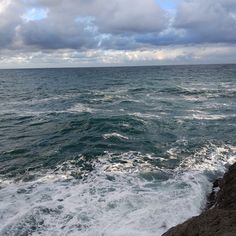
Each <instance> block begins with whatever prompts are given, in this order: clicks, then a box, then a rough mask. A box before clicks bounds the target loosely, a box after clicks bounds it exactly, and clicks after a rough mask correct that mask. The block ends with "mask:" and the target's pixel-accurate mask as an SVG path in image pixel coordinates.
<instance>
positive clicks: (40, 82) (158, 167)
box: [0, 65, 236, 236]
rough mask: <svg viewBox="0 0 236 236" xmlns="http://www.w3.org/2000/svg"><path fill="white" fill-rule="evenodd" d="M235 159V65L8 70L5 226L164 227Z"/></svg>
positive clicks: (4, 76) (150, 231)
mask: <svg viewBox="0 0 236 236" xmlns="http://www.w3.org/2000/svg"><path fill="white" fill-rule="evenodd" d="M234 161H236V66H235V65H215V66H213V65H211V66H163V67H130V68H87V69H86V68H84V69H34V70H0V177H1V179H0V186H1V187H0V235H3V236H5V235H10V236H14V235H15V236H21V235H22V236H23V235H61V236H62V235H72V236H73V235H81V236H85V235H86V236H102V235H103V236H133V235H135V236H139V235H141V236H152V235H155V236H158V235H161V234H162V233H163V232H165V231H166V230H167V229H168V228H170V227H172V226H173V225H175V224H178V223H180V222H182V221H184V220H185V219H187V218H189V217H191V216H193V215H197V214H199V213H200V212H201V210H202V209H203V208H204V206H205V203H206V194H207V193H208V192H209V191H210V189H211V180H212V179H214V178H215V176H216V175H219V174H222V173H223V172H224V171H225V168H226V167H227V166H228V165H229V164H230V163H233V162H234Z"/></svg>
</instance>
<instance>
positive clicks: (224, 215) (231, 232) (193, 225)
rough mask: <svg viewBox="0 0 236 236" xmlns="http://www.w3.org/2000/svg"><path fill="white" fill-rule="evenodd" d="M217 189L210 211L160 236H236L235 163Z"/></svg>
mask: <svg viewBox="0 0 236 236" xmlns="http://www.w3.org/2000/svg"><path fill="white" fill-rule="evenodd" d="M219 187H220V190H219V192H218V193H217V195H216V198H215V200H214V205H213V206H212V207H211V208H210V209H208V210H206V211H205V212H203V213H202V214H201V215H199V216H196V217H193V218H191V219H189V220H187V221H186V222H184V223H183V224H180V225H177V226H175V227H173V228H171V229H170V230H169V231H167V232H166V233H165V234H163V235H162V236H236V163H235V164H234V165H232V166H231V167H230V168H229V171H228V172H227V173H226V174H225V175H224V177H223V179H222V180H220V181H219ZM213 195H214V194H211V201H212V198H214V197H212V196H213Z"/></svg>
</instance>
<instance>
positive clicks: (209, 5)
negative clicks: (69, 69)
mask: <svg viewBox="0 0 236 236" xmlns="http://www.w3.org/2000/svg"><path fill="white" fill-rule="evenodd" d="M159 3H161V4H159ZM0 17H1V20H0V54H1V55H2V57H1V60H2V61H4V63H6V62H7V61H8V63H13V61H12V60H14V58H13V57H11V56H10V55H15V57H16V58H18V59H19V61H24V60H25V62H26V63H28V62H29V60H31V61H34V63H37V64H39V60H41V61H44V59H43V57H44V58H45V61H47V63H50V62H49V60H48V59H49V58H50V60H51V61H53V62H55V61H57V60H56V59H53V58H54V57H55V56H61V55H62V54H63V53H64V52H65V51H66V55H67V57H64V56H63V58H66V59H63V60H59V61H60V63H64V62H66V61H67V63H68V64H69V65H70V63H73V65H74V64H75V63H77V62H78V60H82V61H83V63H85V61H87V59H88V58H89V64H90V63H95V64H96V63H99V60H95V59H94V60H92V58H91V57H87V55H93V56H94V57H95V58H97V56H98V55H99V58H100V61H101V62H102V63H108V62H107V61H108V59H109V58H112V60H113V61H116V63H119V64H121V63H122V62H121V61H120V60H117V59H116V57H115V56H119V57H120V58H123V62H125V63H131V61H132V63H134V62H135V63H136V62H137V63H138V61H139V62H142V63H144V64H145V63H151V62H158V63H159V62H166V63H169V62H170V61H171V62H174V61H175V62H176V63H179V62H180V61H181V60H182V61H185V62H188V60H189V61H192V62H197V63H198V62H199V60H200V59H199V58H203V57H204V56H206V55H204V54H203V53H202V54H201V55H200V54H198V56H196V55H197V54H196V52H195V51H194V53H193V54H191V53H190V51H191V50H190V48H192V47H193V48H198V49H199V50H200V48H201V46H203V47H204V48H205V49H206V50H208V52H209V50H212V48H215V49H216V48H219V45H221V46H220V48H222V45H224V47H223V48H225V47H226V46H227V45H228V44H229V45H228V46H227V47H230V48H234V47H235V44H236V1H235V0H218V1H215V0H204V1H203V0H168V1H167V2H165V4H163V2H162V1H161V0H145V1H144V0H129V1H126V0H111V1H107V0H70V1H68V0H0ZM165 47H166V50H167V51H168V53H167V52H165V55H167V54H168V55H173V53H172V54H171V52H170V51H169V50H173V52H176V50H175V48H178V50H180V48H182V52H183V53H179V54H178V56H177V57H173V58H172V57H170V56H169V57H165V56H163V55H164V54H162V53H160V51H158V50H160V49H161V50H162V52H163V50H164V49H163V48H165ZM186 48H188V50H187V51H188V53H187V52H186V50H185V49H186ZM62 51H63V53H62ZM145 51H146V53H144V52H145ZM157 51H158V54H157V53H156V52H157ZM6 52H8V54H9V57H8V56H7V55H5V53H6ZM87 52H88V54H86V53H87ZM92 52H93V53H92ZM94 52H96V53H94ZM102 52H103V55H104V56H103V57H101V55H102ZM147 52H148V53H147ZM151 52H153V53H151ZM112 53H113V54H114V57H112V56H111V54H112ZM132 53H133V54H132ZM166 53H167V54H166ZM217 53H218V51H217V50H216V52H215V55H218V54H217ZM24 55H25V56H24ZM30 55H32V56H30ZM36 55H41V56H40V57H41V58H40V57H39V58H38V57H36ZM63 55H64V54H63ZM75 55H80V57H78V58H79V59H78V58H77V59H76V58H75ZM122 55H123V56H122ZM154 55H155V56H154ZM157 55H158V56H157ZM207 55H208V56H206V57H207V58H208V59H209V60H212V61H215V59H213V57H209V54H207ZM222 55H223V56H224V57H225V58H227V59H228V60H231V61H232V57H231V55H232V53H231V52H230V51H229V50H226V51H224V53H223V54H222ZM227 55H229V56H227ZM105 56H106V57H107V59H104V58H105ZM148 57H149V58H150V60H148ZM10 58H11V59H10ZM36 58H37V60H36ZM163 58H164V59H163ZM18 59H17V60H18ZM202 60H203V59H202ZM222 60H223V59H222ZM2 61H1V62H2ZM55 63H56V62H55Z"/></svg>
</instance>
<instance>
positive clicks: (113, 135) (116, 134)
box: [103, 132, 129, 140]
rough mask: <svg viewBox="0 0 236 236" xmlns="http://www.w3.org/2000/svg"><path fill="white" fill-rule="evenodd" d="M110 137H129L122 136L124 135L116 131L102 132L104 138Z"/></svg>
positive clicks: (126, 138)
mask: <svg viewBox="0 0 236 236" xmlns="http://www.w3.org/2000/svg"><path fill="white" fill-rule="evenodd" d="M112 137H115V138H119V139H125V140H128V139H129V137H127V136H124V135H121V134H119V133H116V132H113V133H109V134H104V135H103V138H104V139H109V138H112Z"/></svg>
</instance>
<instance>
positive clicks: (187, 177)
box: [0, 145, 236, 236]
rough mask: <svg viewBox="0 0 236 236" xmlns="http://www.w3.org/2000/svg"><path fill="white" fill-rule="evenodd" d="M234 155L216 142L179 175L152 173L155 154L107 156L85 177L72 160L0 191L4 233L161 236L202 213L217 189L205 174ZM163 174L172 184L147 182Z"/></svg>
mask: <svg viewBox="0 0 236 236" xmlns="http://www.w3.org/2000/svg"><path fill="white" fill-rule="evenodd" d="M235 151H236V148H234V147H230V146H220V147H217V146H214V145H209V146H206V147H204V148H203V149H201V150H199V151H198V152H196V154H195V155H194V156H191V157H189V158H186V159H185V160H184V161H183V162H182V163H181V165H180V166H179V167H178V168H177V169H175V170H161V169H158V168H152V169H151V170H150V168H151V165H150V164H148V163H149V162H148V160H151V159H156V158H157V157H153V156H151V155H142V154H141V153H134V152H129V153H123V154H122V155H118V154H111V153H107V154H105V155H104V156H101V157H100V158H99V159H98V160H97V161H96V162H95V163H94V166H95V170H94V171H93V172H91V173H89V174H88V175H86V173H84V176H85V178H83V179H75V178H72V177H71V174H72V173H74V174H75V173H77V172H78V173H80V172H81V171H82V170H81V169H80V167H78V166H77V165H75V163H74V162H73V161H69V162H67V163H64V164H63V167H65V166H66V167H67V168H66V170H65V169H64V168H62V167H58V169H57V170H56V171H54V172H51V173H48V174H46V175H45V176H43V177H41V178H38V179H37V180H35V181H32V182H17V183H8V184H6V185H5V187H4V188H3V189H1V190H0V199H1V200H0V218H1V225H0V235H3V236H4V235H11V236H14V235H15V236H16V235H21V234H23V232H26V231H27V232H28V233H32V235H40V233H41V235H45V236H47V235H48V236H49V235H69V236H76V235H81V236H100V235H104V236H127V235H129V236H134V235H135V236H154V235H155V236H160V235H161V234H162V233H163V232H165V231H166V230H167V229H168V228H170V227H172V226H174V225H176V224H178V223H180V222H183V221H184V220H186V219H187V218H189V217H192V216H194V215H197V214H199V213H200V212H201V209H202V208H203V207H204V204H205V202H206V193H207V192H209V191H210V189H211V184H210V182H209V181H208V179H207V177H206V175H205V174H206V171H208V172H209V171H210V172H215V171H219V170H221V171H223V170H225V167H224V166H225V165H226V164H228V163H229V162H230V163H232V162H233V161H236V155H235ZM171 152H172V153H174V152H175V151H174V149H172V150H171ZM119 163H120V164H121V163H123V165H120V166H119V168H114V166H116V165H117V164H119ZM149 167H150V168H149ZM161 171H164V174H165V176H166V178H165V179H159V178H153V179H152V180H148V179H147V178H144V177H142V176H143V175H142V174H144V173H146V174H151V175H153V174H155V173H159V172H161ZM159 174H160V173H159ZM78 176H80V175H78ZM86 176H87V177H86Z"/></svg>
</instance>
